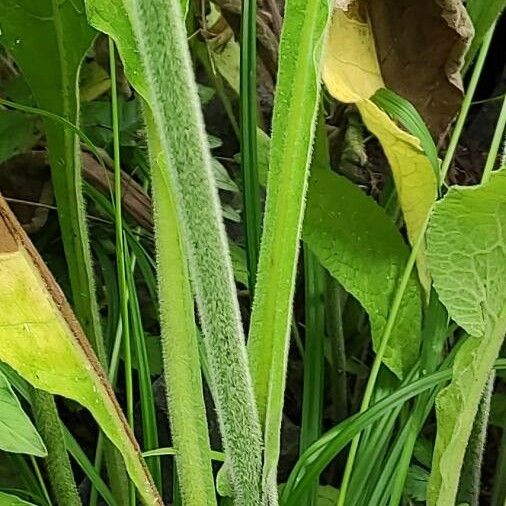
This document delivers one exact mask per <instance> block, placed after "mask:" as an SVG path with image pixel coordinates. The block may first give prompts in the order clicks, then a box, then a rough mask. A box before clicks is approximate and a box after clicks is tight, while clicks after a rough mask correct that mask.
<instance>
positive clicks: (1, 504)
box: [0, 492, 34, 506]
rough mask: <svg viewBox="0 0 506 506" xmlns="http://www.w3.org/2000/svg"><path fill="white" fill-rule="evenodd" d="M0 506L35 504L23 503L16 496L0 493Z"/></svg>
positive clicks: (28, 505)
mask: <svg viewBox="0 0 506 506" xmlns="http://www.w3.org/2000/svg"><path fill="white" fill-rule="evenodd" d="M0 506H34V504H33V503H31V502H27V501H23V499H20V498H19V497H17V496H15V495H12V494H6V493H5V492H0Z"/></svg>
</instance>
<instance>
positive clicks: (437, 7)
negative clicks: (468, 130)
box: [362, 0, 473, 138]
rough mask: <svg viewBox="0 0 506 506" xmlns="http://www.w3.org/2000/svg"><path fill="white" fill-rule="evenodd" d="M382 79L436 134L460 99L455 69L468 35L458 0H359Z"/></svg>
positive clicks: (442, 129)
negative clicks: (406, 101)
mask: <svg viewBox="0 0 506 506" xmlns="http://www.w3.org/2000/svg"><path fill="white" fill-rule="evenodd" d="M362 1H363V2H364V5H365V9H366V11H367V13H368V17H369V22H370V24H371V28H372V32H373V35H374V40H375V45H376V52H377V56H378V61H379V65H380V68H381V74H382V76H383V80H384V81H385V84H386V85H387V87H388V88H390V89H392V90H393V91H395V92H396V93H398V94H399V95H401V96H403V97H404V98H407V99H408V100H409V101H410V102H411V103H413V105H414V106H415V107H416V108H417V109H418V111H419V113H420V114H421V115H422V116H423V118H424V119H425V121H426V123H427V125H428V127H429V129H430V130H431V132H432V134H433V135H434V136H435V137H436V138H439V137H440V135H441V134H442V133H444V132H445V131H446V129H447V128H448V125H449V123H450V122H451V120H452V119H453V118H454V116H455V115H456V114H457V112H458V110H459V107H460V103H461V100H462V96H463V92H462V79H461V75H460V70H461V68H462V65H463V62H464V55H465V52H466V50H467V47H468V44H469V41H470V40H471V38H472V35H473V27H472V24H471V21H470V20H469V17H468V15H467V12H466V9H465V7H464V5H463V3H462V0H362Z"/></svg>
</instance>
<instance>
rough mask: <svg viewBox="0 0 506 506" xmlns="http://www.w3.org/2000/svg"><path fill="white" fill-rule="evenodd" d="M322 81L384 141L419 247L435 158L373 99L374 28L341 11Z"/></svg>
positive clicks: (379, 83) (376, 85)
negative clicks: (372, 30)
mask: <svg viewBox="0 0 506 506" xmlns="http://www.w3.org/2000/svg"><path fill="white" fill-rule="evenodd" d="M323 80H324V82H325V84H326V86H327V88H328V90H329V92H330V93H331V94H332V95H333V96H334V97H335V98H337V99H338V100H340V101H342V102H346V103H355V104H357V107H358V109H359V111H360V113H361V115H362V119H363V120H364V123H365V125H366V126H367V128H368V129H369V130H370V131H371V133H373V134H374V135H375V136H376V137H377V138H378V140H379V141H380V143H381V145H382V147H383V150H384V152H385V155H386V156H387V158H388V161H389V163H390V167H391V169H392V174H393V177H394V180H395V186H396V188H397V194H398V197H399V202H400V204H401V208H402V212H403V215H404V220H405V222H406V226H407V230H408V237H409V240H410V242H411V244H412V245H414V244H415V243H416V240H417V238H418V237H419V234H420V231H421V230H422V229H423V227H424V224H425V222H426V218H427V215H428V213H429V210H430V209H431V207H432V205H433V203H434V201H435V199H436V195H437V179H436V176H435V173H434V170H433V167H432V164H431V160H430V159H429V157H428V156H427V154H426V153H425V152H424V150H423V147H422V144H421V142H420V140H419V139H418V138H416V137H415V136H413V135H412V134H410V133H408V132H406V131H404V130H402V129H401V128H400V127H398V126H397V125H396V123H395V122H394V121H393V120H392V119H391V118H390V117H389V116H388V114H387V113H386V112H384V111H383V110H381V109H380V108H379V107H378V106H377V105H376V104H375V103H374V101H373V100H372V99H371V97H373V95H374V94H375V93H376V92H377V91H378V90H379V89H381V88H385V84H384V82H383V79H382V77H381V72H380V68H379V64H378V60H377V56H376V49H375V46H374V38H373V34H372V32H371V30H370V27H369V24H368V23H366V22H363V21H361V20H359V19H355V18H352V17H351V15H350V17H349V15H348V14H347V13H345V12H343V11H342V10H340V9H336V11H335V13H334V17H333V20H332V25H331V29H330V35H329V41H328V44H327V47H326V52H325V58H324V67H323ZM417 267H418V273H419V276H420V280H421V282H422V284H423V286H424V288H425V289H428V287H429V276H428V272H427V264H426V258H425V251H424V248H421V251H420V252H419V254H418V257H417Z"/></svg>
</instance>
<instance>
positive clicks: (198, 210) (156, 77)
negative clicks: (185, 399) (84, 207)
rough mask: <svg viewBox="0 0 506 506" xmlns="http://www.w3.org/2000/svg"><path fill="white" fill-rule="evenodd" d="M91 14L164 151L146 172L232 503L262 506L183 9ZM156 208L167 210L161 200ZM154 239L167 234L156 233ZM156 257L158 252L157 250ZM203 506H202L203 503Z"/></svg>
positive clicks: (110, 7)
mask: <svg viewBox="0 0 506 506" xmlns="http://www.w3.org/2000/svg"><path fill="white" fill-rule="evenodd" d="M87 9H88V16H89V18H90V21H91V23H92V24H93V25H94V26H96V27H97V28H99V29H100V30H102V31H104V32H105V33H108V34H110V35H111V37H112V38H113V39H114V40H115V42H116V44H117V46H118V49H119V52H120V55H121V57H122V59H123V63H124V67H125V72H126V74H127V77H128V79H129V80H130V82H131V84H132V85H133V86H134V88H135V89H136V90H137V92H138V93H139V94H140V95H141V96H142V97H143V98H144V99H145V101H146V103H147V106H148V107H149V109H150V112H148V111H147V114H146V115H147V116H148V118H150V117H151V118H152V128H150V135H149V136H150V140H149V143H150V144H151V146H153V145H155V144H158V145H159V147H160V149H159V150H157V151H156V152H158V153H159V154H158V158H159V159H160V160H159V162H160V163H159V168H157V167H156V166H153V168H152V170H154V171H158V170H159V171H160V174H156V179H157V181H159V182H160V185H162V182H163V185H165V187H164V188H163V189H161V191H163V192H164V193H165V194H166V195H167V193H168V194H170V195H172V198H173V202H174V205H175V207H176V212H177V219H178V222H179V223H182V226H181V234H182V242H183V244H184V247H185V251H186V252H187V255H188V257H189V260H190V262H189V264H190V269H189V271H190V275H191V277H192V281H193V288H194V290H195V293H196V300H197V306H198V309H199V312H200V321H201V324H202V329H203V333H204V336H205V338H204V345H205V348H206V354H207V357H206V358H207V359H208V365H209V372H210V376H211V387H212V389H213V393H214V400H215V403H216V407H217V411H218V417H219V421H220V428H221V433H222V439H223V443H224V447H225V452H226V454H227V458H228V459H229V463H230V466H229V470H230V476H231V482H232V485H233V488H234V493H235V495H236V500H237V501H238V503H241V504H242V503H245V504H258V503H259V501H260V464H261V433H260V427H259V424H258V419H257V414H256V407H255V403H254V396H253V390H252V385H251V378H250V376H249V371H248V364H247V355H246V347H245V344H244V336H243V333H242V325H241V323H240V313H239V307H238V303H237V298H236V293H235V285H234V283H233V274H232V265H231V262H230V255H229V251H228V245H227V240H226V236H225V230H224V228H223V223H222V218H221V213H220V208H219V201H218V196H217V193H216V189H215V184H216V183H215V179H214V174H213V169H212V165H211V156H210V152H209V148H208V144H207V138H206V134H205V130H204V124H203V120H202V114H201V111H200V103H199V99H198V94H197V87H196V85H195V79H194V76H193V73H192V65H191V59H190V55H189V52H188V47H187V42H186V32H185V28H184V24H183V19H182V13H181V11H180V6H179V3H177V2H176V1H175V0H171V1H168V2H164V1H161V0H143V1H142V2H140V1H139V0H124V1H122V0H115V1H113V2H110V1H104V0H87ZM167 90H170V93H167ZM153 179H155V178H153ZM158 193H159V194H160V192H158ZM155 194H156V190H155ZM159 205H160V206H167V205H168V203H167V202H166V201H162V202H160V204H159ZM157 233H158V234H164V233H166V232H165V231H164V229H163V228H162V229H160V230H158V231H157ZM159 251H160V252H162V253H164V250H162V249H160V250H159ZM159 261H160V262H161V260H160V259H159ZM178 268H179V267H178ZM167 303H170V302H169V301H167ZM199 395H200V394H199ZM180 414H181V415H182V414H183V413H180ZM184 414H185V416H186V412H185V413H184ZM181 435H184V431H181ZM189 437H191V436H189ZM186 457H187V459H188V460H187V463H188V466H187V467H188V472H190V470H191V469H190V467H191V466H192V459H193V460H195V459H201V457H202V455H190V454H186ZM199 461H200V466H199V469H200V470H204V469H207V467H208V463H206V462H204V461H202V460H199ZM206 466H207V467H206ZM205 479H206V480H207V477H206V478H205ZM185 483H186V487H187V488H188V494H190V493H191V487H193V486H194V485H193V484H192V483H191V480H188V481H186V482H185ZM200 501H201V502H200V504H202V503H204V502H205V501H206V499H205V498H204V499H203V498H201V499H200ZM195 504H198V501H197V502H196V503H195Z"/></svg>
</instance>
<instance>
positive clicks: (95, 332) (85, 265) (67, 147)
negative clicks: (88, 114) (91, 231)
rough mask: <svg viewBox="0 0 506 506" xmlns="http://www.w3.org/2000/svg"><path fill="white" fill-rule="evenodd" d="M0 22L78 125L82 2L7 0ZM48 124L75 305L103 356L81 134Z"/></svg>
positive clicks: (46, 104)
mask: <svg viewBox="0 0 506 506" xmlns="http://www.w3.org/2000/svg"><path fill="white" fill-rule="evenodd" d="M0 27H1V32H0V44H3V45H4V46H5V47H6V48H7V49H8V50H9V51H10V52H11V54H12V55H13V56H14V59H15V60H16V63H17V64H18V65H19V67H20V68H21V71H22V73H23V76H24V78H25V80H26V82H27V83H28V85H29V86H30V88H31V90H32V92H33V95H34V98H35V101H36V103H37V105H38V106H39V107H40V108H41V109H44V110H47V111H49V112H51V113H54V114H57V115H59V116H62V117H63V118H65V119H66V120H68V121H69V122H71V123H72V124H74V125H77V124H78V123H79V114H78V111H79V93H78V76H79V68H80V66H81V61H82V59H83V57H84V55H85V53H86V51H87V50H88V48H89V47H90V45H91V43H92V41H93V38H94V37H95V33H96V32H95V31H94V30H93V29H92V28H91V27H90V26H89V25H88V23H87V22H86V16H85V12H84V4H83V1H82V0H73V1H70V2H55V1H53V0H38V1H37V2H33V1H32V0H5V1H4V2H2V9H1V10H0ZM44 124H45V131H46V137H47V145H48V150H49V161H50V164H51V171H52V172H51V173H52V181H53V188H54V192H55V197H56V203H57V205H58V218H59V220H60V225H61V231H62V238H63V244H64V249H65V256H66V259H67V264H68V267H69V277H70V283H71V287H72V294H73V301H72V302H73V307H74V309H75V312H76V315H77V317H78V319H79V321H80V323H81V324H82V325H83V328H84V329H85V332H86V334H87V337H88V338H89V339H90V341H91V342H92V344H93V345H94V347H95V349H96V350H97V352H98V355H99V358H100V359H101V360H102V361H103V360H104V356H103V349H102V346H101V341H102V338H101V329H100V321H99V317H98V308H97V304H96V300H95V294H94V283H93V271H92V263H91V256H90V252H89V241H88V233H87V226H86V219H85V209H84V201H83V196H82V191H81V176H80V174H81V166H80V156H79V151H80V147H79V138H78V137H77V135H76V134H75V132H74V131H72V130H70V129H68V128H64V127H63V126H62V125H61V124H60V123H57V122H55V121H53V120H50V119H47V118H46V119H44Z"/></svg>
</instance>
